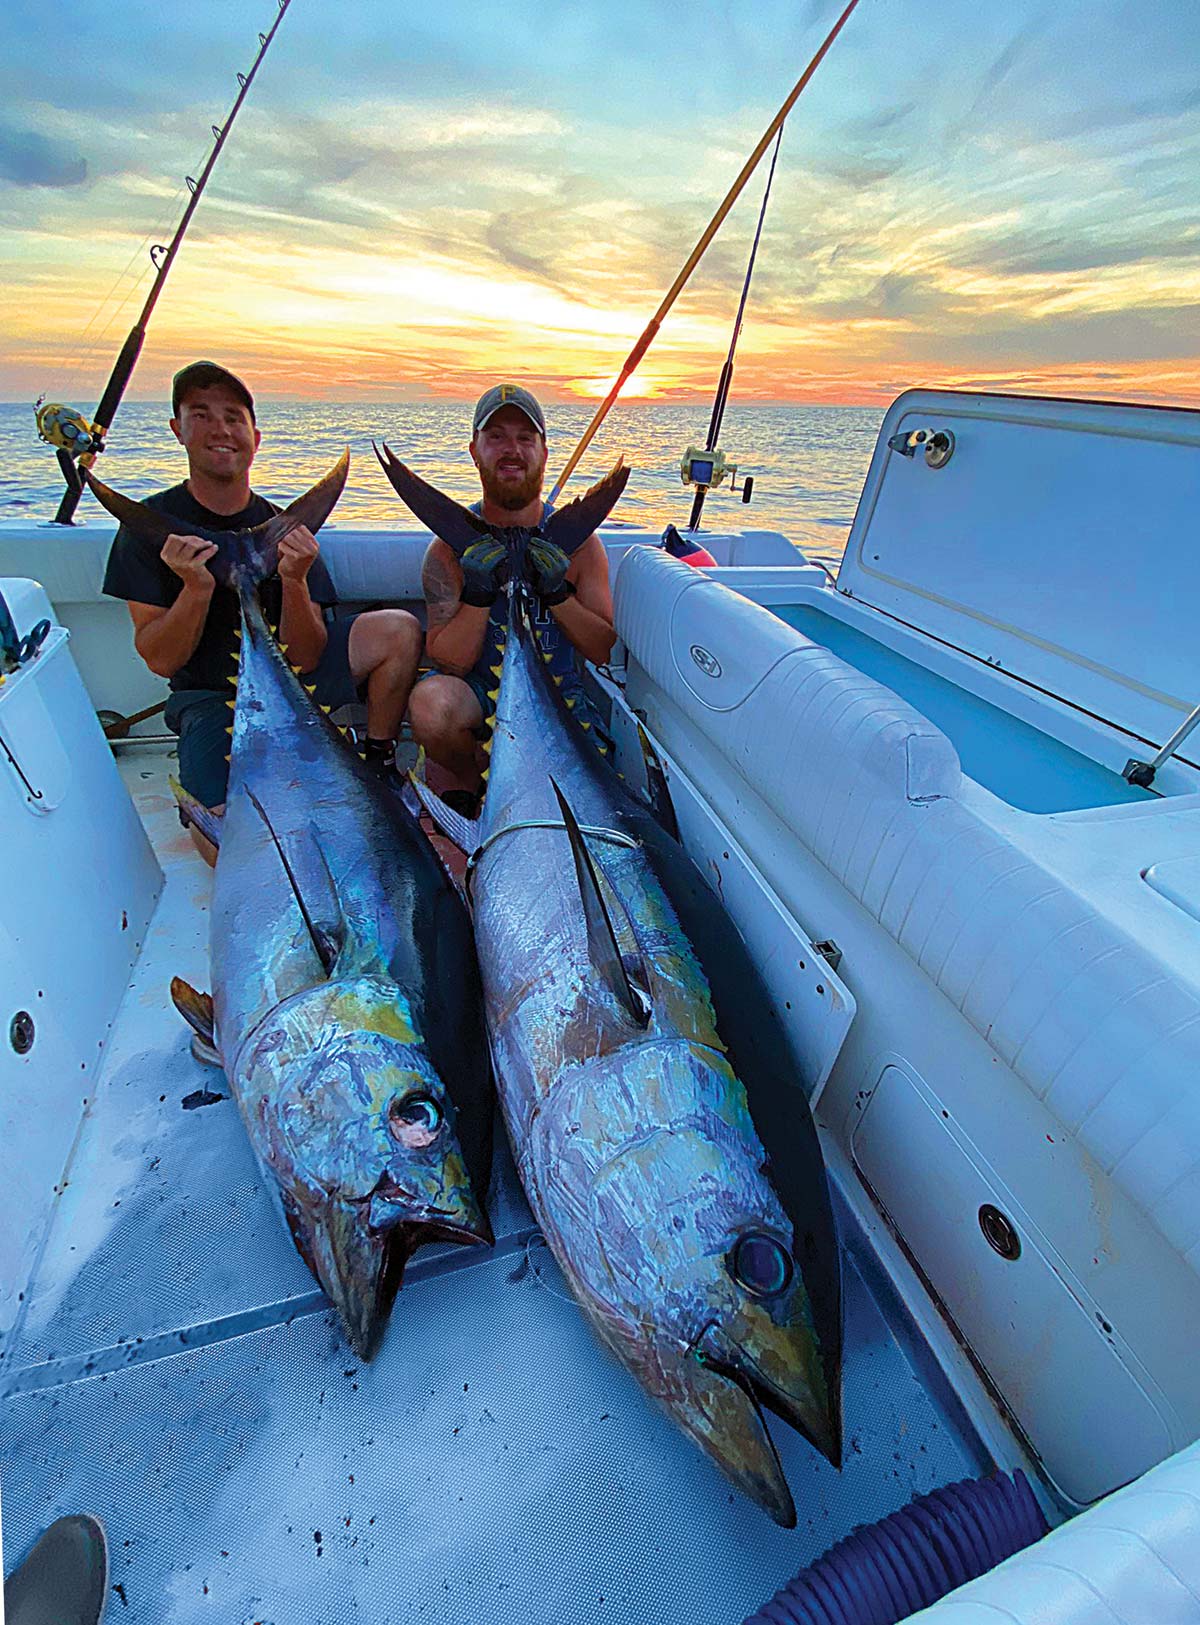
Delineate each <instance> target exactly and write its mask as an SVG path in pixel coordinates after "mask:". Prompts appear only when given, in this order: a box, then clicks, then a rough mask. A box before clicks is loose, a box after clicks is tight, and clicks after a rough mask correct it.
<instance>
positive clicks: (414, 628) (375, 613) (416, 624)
mask: <svg viewBox="0 0 1200 1625" xmlns="http://www.w3.org/2000/svg"><path fill="white" fill-rule="evenodd" d="M424 641H425V637H424V633H423V632H422V631H421V623H420V621H418V620H417V617H416V616H415V615H410V614H409V612H408V610H406V609H369V610H365V611H364V612H363V614H361V615H359V616H357V617H356V618H355V622H354V625H353V626H352V627H351V629H350V649H349V653H350V663H351V666H352V667H353V668H354V669H355V674H356V675H358V676H359V681H361V680H362V677H365V676H367V675H369V674H370V673H371V672H372V671H375V670H376V669H377V668H378V667H380V666H383V665H386V664H388V663H389V662H395V663H397V664H400V665H405V666H411V667H414V668H415V667H416V664H417V662H418V661H419V660H420V658H421V649H422V646H423V644H424ZM359 674H361V675H359Z"/></svg>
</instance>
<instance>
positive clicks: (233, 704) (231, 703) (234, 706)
mask: <svg viewBox="0 0 1200 1625" xmlns="http://www.w3.org/2000/svg"><path fill="white" fill-rule="evenodd" d="M225 704H226V705H227V706H228V707H229V709H230V710H231V711H236V710H237V701H236V700H226V701H225Z"/></svg>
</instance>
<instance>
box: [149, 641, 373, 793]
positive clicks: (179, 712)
mask: <svg viewBox="0 0 1200 1625" xmlns="http://www.w3.org/2000/svg"><path fill="white" fill-rule="evenodd" d="M355 619H356V617H355V616H353V615H348V616H346V617H345V618H344V619H343V620H335V621H331V622H329V623H328V626H327V630H328V633H329V636H328V641H327V642H326V644H325V653H324V654H323V655H322V656H321V659H320V661H319V663H318V664H317V667H316V669H315V671H313V672H311V673H309V675H308V676H306V677H305V679H304V681H305V683H306V684H310V685H313V684H315V686H316V696H315V697H316V699H317V700H318V701H319V703H320V704H321V705H328V706H332V708H333V709H334V710H335V711H336V710H337V708H338V706H340V705H353V704H354V702H355V701H356V700H358V699H361V698H362V697H363V695H365V693H366V684H365V683H364V684H363V685H362V687H361V689H360V688H359V687H358V686H356V684H355V682H354V678H353V676H352V675H351V672H350V649H349V643H350V628H351V627H352V626H353V625H354V622H355ZM228 700H229V691H228V690H226V692H225V693H224V694H218V693H216V692H214V691H213V690H212V689H210V688H185V689H179V690H177V691H176V692H175V693H173V694H172V695H171V697H170V699H169V700H168V701H167V709H166V713H165V716H164V721H165V722H166V725H167V727H168V728H170V729H171V731H172V732H173V733H177V734H178V735H179V782H180V783H181V784H182V785H183V788H184V789H185V790H186V791H188V793H189V794H190V795H193V796H195V798H196V800H197V801H199V802H201V803H202V804H203V805H204V806H205V807H219V806H221V805H222V804H223V802H224V800H225V793H226V790H227V788H228V785H229V763H228V762H227V761H226V760H225V758H226V756H228V754H229V721H230V717H231V715H232V713H231V712H230V710H229V706H228V703H227V702H228Z"/></svg>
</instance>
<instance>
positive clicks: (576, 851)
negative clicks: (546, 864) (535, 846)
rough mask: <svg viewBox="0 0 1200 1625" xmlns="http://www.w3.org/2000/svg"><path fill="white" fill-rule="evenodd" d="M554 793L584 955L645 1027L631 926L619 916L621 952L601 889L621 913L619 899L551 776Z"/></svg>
mask: <svg viewBox="0 0 1200 1625" xmlns="http://www.w3.org/2000/svg"><path fill="white" fill-rule="evenodd" d="M550 783H551V784H552V785H554V794H555V795H556V796H557V797H558V805H559V806H560V807H561V809H562V815H563V825H564V827H565V828H566V831H567V839H568V840H569V841H570V843H571V856H572V858H573V859H574V860H575V878H576V880H577V881H578V882H579V895H580V897H581V898H582V900H583V917H584V920H585V921H586V924H587V942H588V954H589V956H590V958H591V961H592V964H593V966H594V967H595V969H596V971H597V972H598V974H599V975H600V976H601V977H602V979H603V981H604V983H605V985H606V986H607V988H608V990H609V992H610V993H611V994H612V996H613V997H614V998H615V999H616V1000H617V1002H618V1004H620V1005H621V1006H622V1007H623V1008H624V1010H625V1012H626V1014H627V1015H628V1016H629V1018H630V1020H631V1021H633V1022H634V1023H636V1025H637V1026H639V1027H645V1026H648V1025H649V1022H650V995H649V981H648V978H647V976H646V971H645V966H644V965H643V964H642V962H641V954H640V952H639V950H638V948H637V939H636V938H635V937H634V934H633V927H632V926H631V925H630V924H629V921H628V919H624V918H622V919H621V925H622V926H623V927H624V932H623V934H624V936H625V939H626V944H627V947H626V951H625V952H622V947H621V942H620V938H619V937H618V935H617V931H616V929H615V928H614V925H613V916H612V913H611V912H610V909H609V905H608V902H606V901H605V891H607V893H608V897H609V900H610V901H611V903H612V905H613V908H615V909H616V910H618V911H619V912H620V914H622V915H623V913H624V910H623V909H622V908H621V901H620V899H619V898H618V897H617V895H616V892H615V891H614V890H613V887H612V886H611V884H608V885H605V884H604V883H603V882H602V880H601V874H602V873H603V871H602V870H601V871H600V872H597V864H596V862H595V860H594V859H593V858H592V855H591V853H590V852H589V851H588V849H587V842H586V841H585V840H584V838H583V831H582V830H581V829H580V827H579V820H578V819H577V818H576V817H575V814H574V813H573V812H572V811H571V806H570V803H569V802H568V801H567V798H566V796H564V795H563V793H562V791H561V790H560V789H559V787H558V785H557V784H556V783H555V781H554V779H553V778H551V780H550Z"/></svg>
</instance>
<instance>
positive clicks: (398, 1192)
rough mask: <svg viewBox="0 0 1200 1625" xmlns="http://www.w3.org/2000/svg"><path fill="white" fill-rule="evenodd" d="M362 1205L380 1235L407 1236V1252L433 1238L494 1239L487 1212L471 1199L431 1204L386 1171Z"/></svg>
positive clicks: (474, 1242) (473, 1242) (488, 1242)
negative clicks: (449, 1205)
mask: <svg viewBox="0 0 1200 1625" xmlns="http://www.w3.org/2000/svg"><path fill="white" fill-rule="evenodd" d="M363 1206H364V1208H365V1211H366V1216H367V1222H368V1223H369V1225H370V1227H371V1229H372V1230H373V1231H375V1232H376V1233H377V1234H379V1235H380V1236H381V1237H383V1238H384V1239H386V1238H387V1237H388V1236H389V1235H392V1234H395V1233H396V1232H399V1231H402V1232H404V1233H405V1234H406V1235H407V1236H408V1237H409V1238H410V1239H409V1243H408V1248H407V1251H408V1252H409V1253H413V1252H415V1251H416V1250H417V1248H418V1247H422V1246H427V1245H428V1244H429V1243H430V1242H434V1241H453V1242H460V1243H463V1244H465V1245H468V1246H470V1245H475V1246H479V1245H482V1246H485V1247H491V1246H492V1245H493V1244H494V1242H495V1240H496V1238H495V1235H494V1234H493V1232H492V1226H491V1224H490V1222H489V1220H488V1216H487V1214H486V1213H485V1212H484V1211H483V1209H482V1208H481V1207H479V1206H478V1205H477V1204H476V1203H475V1201H474V1200H473V1199H471V1198H468V1199H464V1201H463V1202H462V1204H461V1205H460V1206H456V1207H453V1208H439V1207H434V1206H432V1205H431V1204H430V1203H428V1202H422V1201H421V1200H420V1199H419V1198H417V1197H414V1195H413V1193H412V1192H411V1191H408V1190H405V1188H404V1187H403V1186H402V1185H398V1184H397V1183H396V1182H395V1180H393V1179H390V1178H389V1177H388V1176H387V1175H386V1174H385V1175H384V1176H383V1178H382V1179H381V1180H380V1181H379V1183H378V1185H376V1187H375V1189H374V1190H373V1191H372V1192H371V1194H370V1196H368V1197H366V1198H365V1200H364V1203H363Z"/></svg>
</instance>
